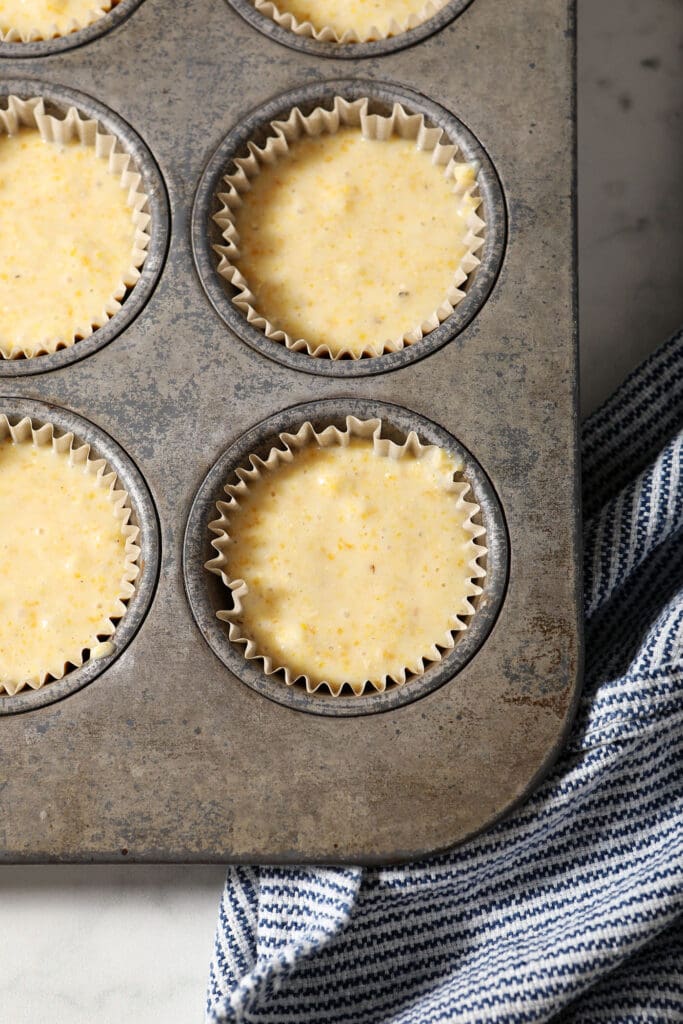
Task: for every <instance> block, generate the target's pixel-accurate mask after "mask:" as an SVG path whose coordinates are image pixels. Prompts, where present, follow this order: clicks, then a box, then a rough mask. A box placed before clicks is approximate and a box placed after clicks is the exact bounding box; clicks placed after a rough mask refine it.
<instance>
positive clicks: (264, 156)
mask: <svg viewBox="0 0 683 1024" xmlns="http://www.w3.org/2000/svg"><path fill="white" fill-rule="evenodd" d="M369 103H370V100H369V99H368V98H363V99H359V100H354V101H353V102H349V101H348V100H345V99H343V98H342V97H341V96H337V97H335V99H334V104H333V106H332V109H331V110H327V109H325V108H324V107H316V108H315V109H314V110H313V111H312V112H311V113H310V114H308V115H306V114H303V113H302V112H301V110H300V109H299V108H298V107H294V108H293V109H292V111H291V112H290V114H289V117H288V118H287V120H286V121H273V122H271V125H270V128H271V129H272V134H271V135H269V137H268V139H267V141H266V143H265V145H264V146H263V147H259V146H257V145H256V144H255V143H253V142H250V143H248V150H249V153H248V156H245V157H236V158H235V160H234V165H235V167H236V168H237V169H236V171H233V172H232V173H231V174H226V175H225V177H224V178H223V181H224V182H225V184H226V185H227V192H220V193H218V195H217V199H218V201H219V202H220V203H221V204H222V206H221V209H220V210H219V211H218V213H216V214H214V218H213V219H214V221H215V222H216V223H217V224H218V226H219V227H220V228H221V231H222V233H223V238H224V239H225V245H215V246H214V247H213V248H214V250H215V252H216V253H217V254H218V256H219V257H220V259H219V263H218V273H219V274H220V275H221V276H222V277H224V278H225V279H226V280H227V281H229V282H230V284H231V285H233V287H234V288H235V289H236V290H237V294H236V295H235V296H234V298H233V300H232V301H233V303H234V305H235V306H237V308H238V309H240V310H241V311H242V312H243V313H244V314H245V315H246V318H247V320H248V322H249V323H250V324H253V326H254V327H257V328H258V329H259V330H261V331H263V333H264V334H265V335H266V337H267V338H270V339H271V340H272V341H276V342H282V343H284V344H285V345H286V347H287V348H288V349H292V350H293V351H295V352H300V351H302V350H303V351H306V352H308V354H309V355H311V356H318V357H328V358H332V359H342V358H344V357H346V358H348V357H351V358H354V359H358V358H363V357H372V356H377V355H381V354H383V353H385V352H397V351H399V350H400V349H402V348H404V347H405V346H406V345H412V344H414V343H415V342H416V341H420V339H421V338H423V337H424V336H425V334H429V332H430V331H433V330H435V329H436V328H437V327H438V326H439V324H440V323H442V322H443V321H444V320H445V319H446V318H447V317H448V316H450V314H451V313H452V312H453V309H454V308H455V306H456V305H457V304H458V303H459V302H460V301H461V300H462V299H463V298H464V297H465V292H464V291H463V290H462V288H461V286H462V285H464V284H465V282H466V281H467V278H468V276H469V274H471V272H472V271H473V270H475V269H476V267H478V266H479V262H480V261H479V259H478V258H477V256H476V253H477V251H478V250H479V249H480V248H481V246H482V245H483V244H484V238H483V235H482V231H483V230H484V228H485V224H484V221H483V220H482V219H481V218H480V217H479V215H478V214H477V212H476V210H474V209H473V210H472V211H471V212H470V213H469V215H468V217H467V219H466V225H467V232H466V235H465V237H464V239H462V244H463V245H464V246H465V248H466V252H465V255H464V256H463V258H462V260H461V261H460V265H459V266H458V268H457V270H456V272H455V274H454V276H453V281H452V284H451V287H450V289H449V290H448V292H447V294H446V295H445V296H444V299H443V301H442V303H441V305H440V306H439V307H438V308H437V309H435V310H433V312H432V313H431V314H430V315H429V316H427V317H426V318H425V319H424V320H423V321H422V323H420V324H417V325H410V324H408V325H407V329H406V331H405V333H404V334H403V335H401V336H400V337H398V338H393V339H388V340H386V341H384V342H369V343H368V344H367V345H366V346H365V348H364V349H363V350H362V352H361V353H354V352H351V351H350V350H349V349H348V348H341V349H340V350H339V352H337V353H336V354H333V353H332V352H331V351H330V348H329V346H328V345H325V344H323V345H317V346H314V345H313V343H309V342H307V341H306V339H305V338H293V337H291V335H289V334H288V333H287V332H286V331H283V330H281V329H279V328H276V327H275V326H274V325H273V324H272V323H270V321H269V320H267V319H266V318H265V317H264V316H263V315H262V314H261V313H259V311H258V310H257V309H256V308H255V305H254V303H255V302H256V298H255V296H254V294H253V293H252V292H251V290H250V288H249V282H248V281H247V279H246V277H245V276H244V274H242V272H241V270H240V269H239V268H238V267H237V266H236V264H235V261H236V260H238V259H239V255H240V250H239V233H238V231H237V227H236V224H235V214H236V211H237V210H238V209H239V207H240V206H241V204H242V195H243V194H244V193H245V192H248V191H249V189H250V187H251V180H252V179H253V178H255V177H256V176H257V175H258V174H259V172H260V169H261V167H262V166H263V165H264V164H274V163H276V162H277V161H279V160H282V159H283V158H286V155H287V152H288V150H289V147H290V145H291V144H292V143H293V142H296V140H297V139H299V138H301V137H302V136H304V135H313V136H315V135H321V134H323V133H325V132H326V133H329V134H333V133H334V132H336V131H337V130H338V129H339V128H340V127H342V126H349V127H355V128H359V129H360V131H361V133H362V134H363V136H364V137H365V138H367V139H387V138H389V137H390V136H391V135H392V134H397V135H400V136H401V137H402V138H406V139H414V140H415V143H416V145H417V147H418V149H422V150H426V151H428V152H431V153H432V163H433V164H436V165H437V166H441V167H443V168H444V174H445V175H446V177H447V178H449V179H450V180H452V182H453V196H454V202H456V201H457V199H458V197H461V198H464V197H471V198H473V199H475V200H478V199H479V193H478V184H477V180H476V171H477V169H478V168H477V167H476V165H473V164H471V163H468V162H467V161H465V160H464V158H463V156H462V154H461V153H460V151H459V150H458V147H457V146H454V145H453V144H452V143H450V142H446V143H443V142H442V141H441V139H442V137H443V135H444V132H443V130H442V129H441V128H429V127H427V125H426V124H425V120H424V117H423V116H422V114H409V113H408V112H407V111H406V110H405V109H404V107H402V106H401V104H400V103H395V104H394V106H393V109H392V112H391V114H388V115H382V114H371V113H369V110H368V108H369ZM473 166H474V169H475V180H474V182H472V181H471V180H470V181H468V180H467V175H463V174H462V172H463V170H464V169H465V168H467V169H469V168H471V167H473ZM477 205H478V203H477Z"/></svg>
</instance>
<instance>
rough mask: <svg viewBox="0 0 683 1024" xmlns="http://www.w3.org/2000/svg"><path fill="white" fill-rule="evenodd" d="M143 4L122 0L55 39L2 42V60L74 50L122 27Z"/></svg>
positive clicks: (0, 53) (137, 0) (135, 0)
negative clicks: (86, 22) (117, 27)
mask: <svg viewBox="0 0 683 1024" xmlns="http://www.w3.org/2000/svg"><path fill="white" fill-rule="evenodd" d="M141 3H142V0H120V2H119V3H118V4H116V6H115V7H112V9H111V10H110V11H107V13H106V14H103V15H102V17H101V18H98V19H97V20H96V21H92V22H91V23H90V24H89V25H85V26H84V27H83V28H80V29H77V30H75V31H73V32H68V33H66V34H65V35H63V36H56V37H55V38H54V39H36V40H34V41H32V42H26V43H22V42H20V41H16V42H9V41H5V40H0V58H3V57H4V58H6V59H11V60H16V59H17V58H21V59H23V58H26V57H48V56H50V55H51V54H56V53H63V52H64V51H65V50H72V49H74V47H76V46H84V45H85V44H86V43H90V42H92V41H93V40H94V39H98V38H99V37H100V36H101V35H104V34H105V33H106V32H111V30H112V29H114V28H116V26H117V25H121V24H122V22H124V21H125V20H126V18H128V17H129V16H130V15H131V14H132V13H133V11H134V10H135V9H136V7H139V6H140V4H141Z"/></svg>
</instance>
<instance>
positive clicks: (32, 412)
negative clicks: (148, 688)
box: [0, 395, 160, 715]
mask: <svg viewBox="0 0 683 1024" xmlns="http://www.w3.org/2000/svg"><path fill="white" fill-rule="evenodd" d="M0 412H2V413H3V414H4V415H5V416H6V417H7V418H8V419H9V420H10V422H11V423H13V424H15V423H17V422H19V421H20V420H22V419H24V418H25V417H29V418H30V419H31V421H32V423H33V426H34V428H38V427H41V426H44V425H45V424H46V423H50V424H52V426H54V428H55V430H56V433H57V434H59V435H61V434H66V433H73V435H74V446H75V447H77V446H79V445H82V444H88V445H90V449H91V451H90V458H91V459H104V460H105V461H106V463H107V469H108V470H113V471H114V472H115V473H116V475H117V481H118V484H119V485H120V487H121V488H122V489H123V490H125V491H126V493H127V495H128V501H127V504H128V505H129V506H130V508H131V510H132V514H131V517H130V520H129V522H130V524H131V525H133V526H137V527H138V529H139V531H140V532H139V535H138V537H137V538H136V541H135V543H136V545H137V546H138V547H139V548H140V554H139V556H138V559H137V564H138V566H139V568H140V572H139V573H138V576H137V578H136V580H135V582H134V587H135V591H134V593H133V595H132V596H131V597H130V598H129V599H128V600H127V601H126V612H125V614H124V615H123V616H122V618H121V619H119V620H117V621H116V623H115V626H116V628H115V630H114V632H113V634H112V635H111V637H108V638H107V641H108V643H110V644H111V646H112V650H111V652H110V653H109V654H106V655H104V656H103V657H97V658H91V659H89V660H86V661H85V662H84V664H83V665H82V666H81V667H80V668H74V669H72V670H71V671H69V672H67V673H66V674H65V675H64V676H63V677H62V678H61V679H57V680H53V681H51V682H46V683H44V684H43V685H42V686H40V687H39V688H38V689H35V690H32V689H22V690H19V692H18V693H16V694H14V695H13V696H9V695H8V694H6V693H4V692H0V715H11V714H15V713H17V712H20V711H33V710H35V709H36V708H40V707H44V706H45V705H46V704H52V703H53V702H54V701H57V700H61V699H62V698H63V697H67V696H69V695H70V694H72V693H75V692H76V691H77V690H80V689H81V688H82V687H84V686H87V684H88V683H90V682H92V681H93V679H96V678H97V677H98V676H99V675H101V674H102V673H103V672H105V671H106V670H107V669H108V668H109V666H110V665H111V664H112V663H113V662H114V661H115V660H116V658H117V657H118V656H119V654H121V652H122V651H123V650H124V649H125V648H126V647H127V646H128V644H129V643H130V642H131V640H132V639H133V637H134V636H135V634H136V633H137V631H138V629H139V628H140V626H141V624H142V622H143V620H144V618H145V615H146V614H147V611H148V609H149V606H150V604H151V601H152V597H153V595H154V591H155V588H156V583H157V576H158V571H159V561H160V533H159V524H158V519H157V514H156V510H155V508H154V502H153V500H152V497H151V495H150V493H149V490H148V488H147V485H146V483H145V481H144V479H143V477H142V475H141V473H140V471H139V470H138V468H137V467H136V466H135V464H134V463H133V462H132V460H131V459H130V457H129V456H128V455H127V454H126V453H125V452H124V451H123V449H122V448H120V447H119V445H118V444H117V443H116V441H114V439H113V438H111V437H109V435H108V434H105V432H104V431H103V430H100V429H99V428H98V427H96V426H95V425H94V424H93V423H90V422H89V421H88V420H86V419H84V418H83V417H82V416H79V415H78V414H77V413H75V412H71V411H70V410H68V409H63V408H60V407H59V406H55V405H48V404H47V403H45V402H38V401H32V400H30V399H24V398H16V397H11V396H4V395H0Z"/></svg>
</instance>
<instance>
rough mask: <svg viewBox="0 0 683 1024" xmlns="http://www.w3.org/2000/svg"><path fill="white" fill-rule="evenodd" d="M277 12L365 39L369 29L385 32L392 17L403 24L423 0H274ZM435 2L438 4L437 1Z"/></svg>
mask: <svg viewBox="0 0 683 1024" xmlns="http://www.w3.org/2000/svg"><path fill="white" fill-rule="evenodd" d="M274 2H275V6H276V7H277V9H278V10H279V11H280V13H281V14H293V15H294V17H295V18H296V20H297V21H299V22H304V21H309V22H310V23H311V24H312V25H313V27H314V28H315V29H317V30H318V31H320V30H321V29H324V28H326V27H327V26H329V27H330V28H333V29H334V30H335V32H336V33H337V35H338V36H343V35H344V33H345V32H348V31H354V32H356V34H357V35H358V36H359V37H360V38H361V39H367V38H368V33H370V32H371V30H372V29H379V31H380V33H381V34H382V35H387V34H388V33H389V27H390V25H391V22H392V21H397V22H398V23H399V25H404V24H405V23H406V22H407V21H408V18H409V17H410V15H411V14H419V13H420V12H421V11H422V10H423V9H424V7H425V4H426V2H427V0H274ZM437 6H438V5H437Z"/></svg>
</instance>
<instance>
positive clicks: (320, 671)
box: [220, 438, 483, 688]
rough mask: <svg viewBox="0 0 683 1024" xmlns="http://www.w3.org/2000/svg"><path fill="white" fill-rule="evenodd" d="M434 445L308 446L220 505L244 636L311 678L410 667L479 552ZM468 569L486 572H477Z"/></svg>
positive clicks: (463, 589)
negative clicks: (396, 450)
mask: <svg viewBox="0 0 683 1024" xmlns="http://www.w3.org/2000/svg"><path fill="white" fill-rule="evenodd" d="M455 469H456V466H455V464H454V462H453V460H452V459H451V457H450V456H449V455H447V454H446V453H445V452H443V451H441V450H440V449H438V448H431V449H428V450H426V451H425V453H424V455H423V456H422V457H421V458H418V457H416V456H413V455H409V454H406V455H404V456H403V457H402V458H399V459H390V458H388V457H386V456H384V455H379V454H376V453H375V451H374V450H373V444H372V441H371V440H364V439H361V438H352V439H351V441H350V445H349V447H341V446H338V445H335V446H334V447H330V448H320V447H318V446H314V445H311V446H309V447H306V448H304V449H302V450H301V451H299V452H297V453H296V454H295V456H294V460H293V461H292V462H291V463H290V464H280V465H279V466H277V467H276V468H275V469H274V470H272V471H268V470H265V471H264V475H263V476H262V477H261V478H260V479H259V480H258V481H257V482H256V483H255V484H251V485H250V486H249V489H248V491H247V494H246V497H245V498H240V499H239V505H238V506H235V507H234V510H232V509H231V511H230V512H229V516H228V530H229V538H230V539H229V541H226V542H225V543H224V544H223V545H221V548H220V549H221V551H222V552H223V554H224V555H225V556H226V558H227V568H225V569H224V572H225V574H226V575H227V577H228V578H229V579H231V580H233V581H235V580H243V581H244V582H245V583H246V584H247V587H248V591H247V593H246V594H245V596H244V597H243V598H242V605H243V610H242V613H241V614H240V615H239V622H240V626H239V628H240V630H243V632H242V633H241V635H242V636H244V637H246V638H249V639H252V640H254V642H255V644H256V647H257V649H258V653H259V654H265V655H268V656H269V657H271V658H272V659H273V663H274V666H275V667H278V666H279V667H288V668H289V669H290V670H291V671H292V677H293V678H294V677H296V676H297V675H299V674H303V675H307V676H308V677H309V679H310V680H311V681H312V683H313V684H314V685H316V684H317V683H319V682H320V681H322V680H324V681H326V682H329V683H332V684H333V687H336V688H338V685H340V684H342V683H344V682H348V683H351V684H353V683H356V684H363V683H364V682H365V681H366V680H367V681H370V682H376V683H379V682H381V681H382V680H383V679H384V677H385V676H387V675H388V676H393V677H396V676H400V673H401V672H402V670H403V669H409V670H411V671H420V670H421V668H422V665H421V660H420V659H421V658H422V657H425V658H429V657H430V652H431V654H432V657H433V656H434V654H435V652H434V651H433V647H434V644H439V645H442V646H452V642H451V637H450V633H451V631H452V630H455V629H459V628H462V625H461V624H459V622H458V616H460V615H471V614H472V611H473V609H472V607H471V605H470V604H469V600H468V599H469V598H470V597H471V596H472V595H474V594H477V593H480V589H479V587H477V586H476V584H474V583H473V582H472V575H473V572H472V565H471V563H472V560H473V559H475V558H476V557H477V556H478V555H479V554H481V553H482V550H483V549H482V548H480V547H479V546H478V545H477V544H476V543H475V541H474V540H473V535H472V527H471V526H470V528H469V529H468V528H467V525H466V522H467V516H468V513H469V512H471V511H472V506H470V507H469V509H467V507H465V508H464V509H463V507H462V505H459V504H458V495H459V491H458V490H457V489H456V488H455V485H454V484H453V474H454V471H455ZM475 575H483V572H482V571H481V570H479V571H478V572H475Z"/></svg>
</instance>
